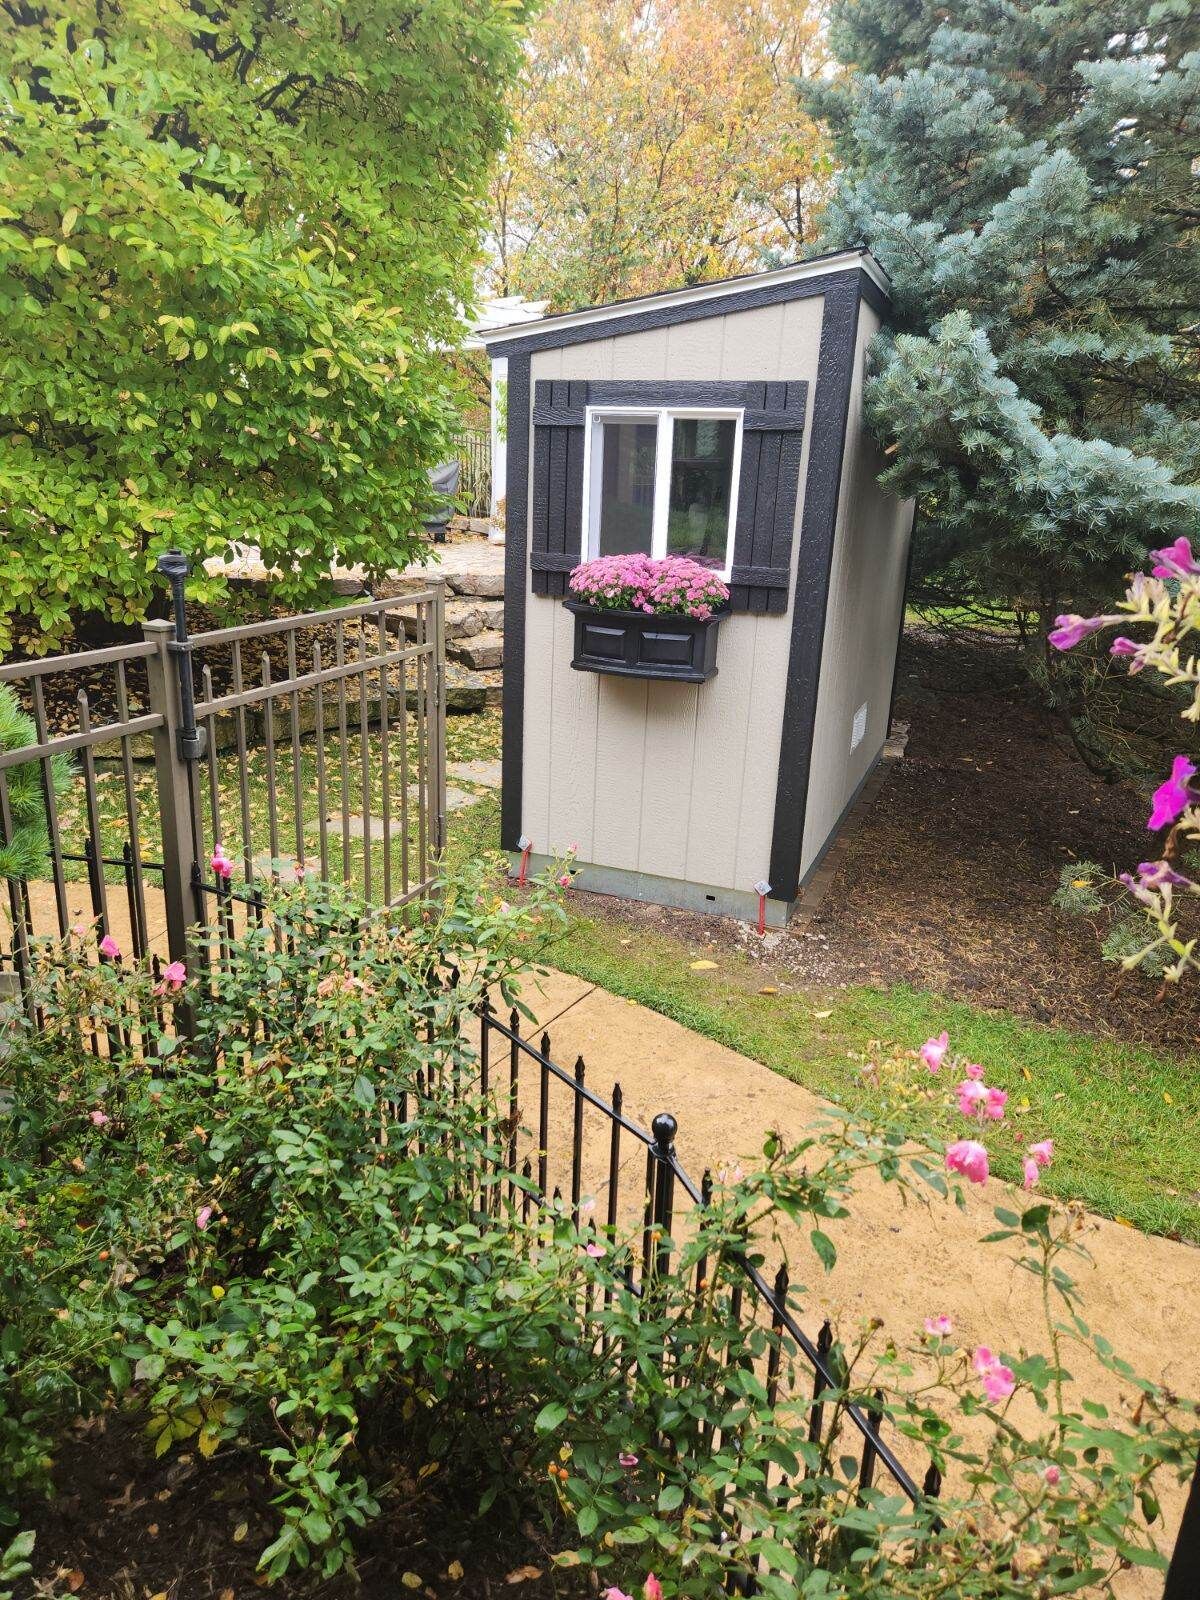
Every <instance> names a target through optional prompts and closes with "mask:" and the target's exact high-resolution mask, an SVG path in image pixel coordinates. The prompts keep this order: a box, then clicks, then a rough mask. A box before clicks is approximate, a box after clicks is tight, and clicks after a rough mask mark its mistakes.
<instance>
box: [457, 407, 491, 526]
mask: <svg viewBox="0 0 1200 1600" xmlns="http://www.w3.org/2000/svg"><path fill="white" fill-rule="evenodd" d="M454 451H455V454H456V455H457V457H458V459H459V461H460V462H461V463H462V484H461V494H462V500H463V510H464V512H465V514H466V515H467V516H468V517H486V516H489V515H490V514H491V510H492V436H491V434H490V433H488V432H487V431H486V430H485V429H482V428H464V429H463V431H462V432H461V433H458V434H455V436H454Z"/></svg>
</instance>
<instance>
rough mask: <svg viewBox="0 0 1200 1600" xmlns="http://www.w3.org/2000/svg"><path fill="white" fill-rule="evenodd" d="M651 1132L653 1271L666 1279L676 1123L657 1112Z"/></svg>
mask: <svg viewBox="0 0 1200 1600" xmlns="http://www.w3.org/2000/svg"><path fill="white" fill-rule="evenodd" d="M650 1131H651V1133H652V1134H653V1135H654V1156H655V1179H654V1209H653V1212H652V1215H651V1222H652V1223H653V1226H654V1230H655V1234H656V1236H657V1237H656V1240H655V1243H656V1245H657V1248H656V1250H655V1253H654V1273H655V1276H656V1277H658V1278H665V1277H666V1275H667V1273H668V1272H669V1270H670V1266H671V1247H670V1244H669V1243H668V1242H664V1241H669V1240H670V1237H671V1223H672V1220H673V1213H674V1209H675V1135H676V1133H678V1131H679V1124H678V1123H677V1122H676V1121H675V1118H674V1117H673V1116H672V1115H671V1113H670V1112H669V1111H660V1112H659V1113H658V1115H657V1116H656V1117H655V1119H654V1121H653V1122H652V1123H651V1124H650Z"/></svg>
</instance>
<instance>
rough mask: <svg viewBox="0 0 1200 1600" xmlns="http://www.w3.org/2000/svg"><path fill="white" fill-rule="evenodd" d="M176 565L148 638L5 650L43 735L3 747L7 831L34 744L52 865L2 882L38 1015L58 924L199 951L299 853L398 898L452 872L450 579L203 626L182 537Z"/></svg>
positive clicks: (8, 944) (14, 962)
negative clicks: (228, 865) (36, 960)
mask: <svg viewBox="0 0 1200 1600" xmlns="http://www.w3.org/2000/svg"><path fill="white" fill-rule="evenodd" d="M161 565H162V567H163V570H164V571H166V572H167V574H168V576H169V577H170V578H171V580H172V585H173V588H174V591H175V594H174V600H175V617H174V621H172V622H166V621H155V622H147V623H146V624H144V629H143V632H144V637H143V638H142V639H141V640H138V641H135V642H133V643H130V644H123V645H117V646H114V647H112V648H110V649H104V650H92V651H83V652H78V653H75V654H72V655H65V656H56V657H49V658H46V659H43V660H40V661H24V662H12V663H9V664H7V665H4V666H0V683H7V684H11V685H12V686H13V688H14V689H15V690H16V692H17V695H18V698H19V700H20V702H21V704H22V706H23V708H24V709H25V710H26V711H27V712H28V714H29V715H30V717H31V718H32V720H33V723H34V728H35V734H36V742H35V743H33V744H31V745H26V746H25V747H23V748H21V749H19V750H14V751H6V752H0V843H4V842H7V841H8V840H10V839H11V838H12V837H13V833H14V812H13V804H12V798H11V774H12V772H13V770H14V769H16V768H20V767H28V766H29V765H31V764H33V765H35V766H36V768H37V770H38V773H39V776H40V786H41V793H42V799H43V803H44V812H45V822H46V830H47V834H48V837H49V846H50V848H49V852H48V859H47V865H46V871H45V875H44V877H40V878H37V879H34V880H32V881H23V880H14V879H9V880H6V882H5V883H4V885H2V886H0V888H2V890H3V893H4V897H5V901H6V909H7V918H5V917H2V916H0V936H2V935H5V933H7V937H6V938H5V937H0V973H3V972H4V971H8V972H9V973H15V974H16V979H17V985H18V987H19V989H20V992H21V994H22V996H23V997H24V1000H25V1003H26V1006H27V1009H30V1011H31V1014H32V1011H33V1006H34V1001H33V998H32V989H31V985H30V981H29V980H30V974H31V966H32V953H33V944H34V941H35V940H37V939H38V938H40V937H45V936H49V937H58V938H63V937H66V936H67V935H68V933H69V931H70V930H71V929H73V928H79V929H81V930H82V931H83V932H82V936H83V937H84V939H85V940H86V942H87V943H89V944H90V945H91V946H92V947H93V948H95V949H98V948H99V945H100V944H101V942H102V941H103V940H104V938H105V937H106V936H109V937H112V938H113V939H114V940H115V942H116V943H117V945H118V946H119V947H120V949H121V952H122V955H123V956H133V957H134V958H138V959H141V958H144V957H147V956H149V957H151V958H164V959H168V960H172V961H173V960H186V959H187V958H188V955H189V953H190V952H192V951H195V950H196V948H197V947H200V948H201V949H202V950H205V951H207V953H208V954H209V955H211V946H212V945H213V944H214V943H217V944H218V945H221V944H223V943H224V941H225V940H226V938H227V937H228V936H229V935H230V934H231V933H232V932H233V931H234V930H235V929H236V926H237V922H238V918H239V917H242V918H244V917H245V916H246V915H248V914H260V907H261V891H262V889H263V887H264V886H265V885H267V884H268V883H270V882H271V881H272V880H274V879H276V878H278V877H279V876H280V875H281V874H282V875H286V874H288V873H290V872H309V871H312V872H319V873H320V874H321V875H322V877H324V878H326V879H331V880H333V881H341V882H346V883H351V884H354V885H356V886H357V887H358V888H359V889H360V890H361V892H362V894H363V896H364V898H365V899H366V901H367V903H368V904H371V905H376V906H389V907H395V906H402V905H404V904H406V903H407V902H409V901H412V900H416V899H419V898H421V897H423V896H425V895H427V894H428V893H429V892H430V891H431V890H432V888H433V885H434V883H435V881H436V877H437V871H438V858H439V855H440V852H441V850H442V848H443V845H444V843H445V815H446V805H445V786H446V755H445V739H446V730H445V666H444V622H443V590H442V585H441V584H440V583H433V584H431V585H430V586H429V587H427V588H422V589H420V590H418V591H415V592H410V593H407V594H403V595H400V596H397V597H395V598H389V599H383V600H368V601H365V602H362V603H360V604H355V605H348V606H344V607H339V608H336V609H331V610H328V611H320V612H313V613H308V614H306V615H297V616H289V617H284V618H276V619H273V620H271V621H267V622H260V623H252V624H250V625H248V626H245V627H236V628H223V629H217V630H214V631H211V632H207V633H201V634H197V635H194V636H190V635H189V634H188V630H187V624H186V617H185V614H184V608H183V599H184V579H185V577H186V570H187V563H186V561H184V560H183V558H182V557H177V556H176V555H175V553H171V554H169V555H168V556H166V557H164V558H163V562H162V563H161ZM61 756H66V757H68V758H69V760H70V762H71V773H70V778H69V782H68V783H67V784H66V786H65V788H62V790H61V792H59V790H58V789H56V784H55V779H54V762H55V758H57V757H61ZM218 843H219V844H221V845H222V846H223V848H224V850H225V852H226V853H227V854H228V855H229V856H230V857H231V858H233V860H234V862H235V872H234V877H233V880H232V881H231V882H230V883H229V884H225V883H223V882H222V881H221V880H220V879H218V878H217V877H216V876H215V874H214V872H213V870H212V867H211V857H212V853H213V849H214V847H215V845H216V844H218ZM218 889H220V890H222V891H223V893H221V894H220V895H218V894H217V893H216V891H217V890H218ZM5 921H7V922H8V928H7V930H5V929H4V926H3V924H4V922H5Z"/></svg>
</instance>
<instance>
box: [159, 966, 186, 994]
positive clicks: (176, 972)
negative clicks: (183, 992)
mask: <svg viewBox="0 0 1200 1600" xmlns="http://www.w3.org/2000/svg"><path fill="white" fill-rule="evenodd" d="M186 982H187V968H186V967H185V966H184V964H183V962H182V961H172V962H171V963H170V964H169V965H168V966H165V967H164V968H163V974H162V981H161V982H160V983H159V984H158V986H157V989H156V990H155V993H156V994H166V993H167V992H168V991H178V990H180V989H182V988H183V986H184V984H185V983H186Z"/></svg>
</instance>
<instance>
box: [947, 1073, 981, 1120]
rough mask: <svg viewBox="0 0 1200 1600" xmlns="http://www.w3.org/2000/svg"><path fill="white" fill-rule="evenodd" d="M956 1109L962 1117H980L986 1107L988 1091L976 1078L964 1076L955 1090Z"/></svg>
mask: <svg viewBox="0 0 1200 1600" xmlns="http://www.w3.org/2000/svg"><path fill="white" fill-rule="evenodd" d="M955 1092H956V1094H957V1095H958V1109H959V1112H960V1114H961V1115H962V1116H964V1117H982V1116H983V1114H984V1111H985V1109H986V1107H987V1097H988V1091H987V1088H986V1086H985V1085H984V1084H982V1083H980V1082H979V1080H978V1079H977V1078H964V1079H963V1081H962V1082H961V1083H960V1084H959V1086H958V1088H957V1090H956V1091H955Z"/></svg>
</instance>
